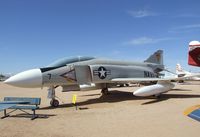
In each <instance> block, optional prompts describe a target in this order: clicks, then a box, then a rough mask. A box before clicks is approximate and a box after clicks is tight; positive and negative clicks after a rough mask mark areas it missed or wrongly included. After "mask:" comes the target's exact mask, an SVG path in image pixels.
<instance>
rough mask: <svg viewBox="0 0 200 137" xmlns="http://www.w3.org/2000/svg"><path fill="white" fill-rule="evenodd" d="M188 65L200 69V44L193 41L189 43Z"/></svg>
mask: <svg viewBox="0 0 200 137" xmlns="http://www.w3.org/2000/svg"><path fill="white" fill-rule="evenodd" d="M188 64H189V65H192V66H199V67H200V42H199V41H191V42H190V43H189V51H188Z"/></svg>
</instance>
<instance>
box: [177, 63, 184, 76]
mask: <svg viewBox="0 0 200 137" xmlns="http://www.w3.org/2000/svg"><path fill="white" fill-rule="evenodd" d="M180 73H184V70H183V68H182V67H181V65H180V64H176V74H180Z"/></svg>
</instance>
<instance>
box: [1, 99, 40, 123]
mask: <svg viewBox="0 0 200 137" xmlns="http://www.w3.org/2000/svg"><path fill="white" fill-rule="evenodd" d="M40 103H41V98H27V97H4V102H3V103H2V104H9V105H10V104H11V105H10V106H9V107H8V108H7V109H14V110H13V111H11V112H9V113H6V109H4V116H3V117H2V118H6V117H8V116H9V114H10V113H12V112H14V111H16V110H20V111H22V112H24V113H26V114H29V115H30V113H28V112H27V111H25V110H32V111H33V114H32V118H31V120H34V119H35V118H37V117H38V115H36V114H35V111H36V110H37V109H39V105H40Z"/></svg>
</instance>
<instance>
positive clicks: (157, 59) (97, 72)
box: [5, 50, 183, 107]
mask: <svg viewBox="0 0 200 137" xmlns="http://www.w3.org/2000/svg"><path fill="white" fill-rule="evenodd" d="M163 70H164V65H163V51H162V50H158V51H156V52H155V53H154V54H153V55H151V56H150V57H149V58H148V59H146V60H145V61H144V62H127V61H117V60H110V59H100V58H94V57H75V58H63V59H60V60H58V61H56V62H54V63H52V64H50V65H48V66H47V67H44V68H37V69H31V70H28V71H24V72H21V73H19V74H16V75H15V76H12V77H10V78H9V79H7V80H6V81H5V83H6V84H10V85H13V86H17V87H24V88H35V87H49V89H48V91H49V92H48V97H49V98H51V99H52V100H51V102H50V104H51V106H54V107H57V106H58V105H59V101H58V100H56V96H55V88H56V87H58V86H61V87H62V91H63V92H66V91H80V90H91V89H101V92H102V94H107V93H108V88H112V87H116V86H117V85H119V84H126V83H129V82H130V83H133V82H135V83H140V82H154V81H158V82H157V84H154V85H150V86H146V87H142V88H140V89H138V90H136V91H135V92H133V94H134V95H135V96H151V95H160V94H162V93H164V92H167V91H169V90H170V89H172V88H173V87H174V84H173V83H171V82H170V81H171V80H179V79H183V77H181V78H174V77H173V78H159V77H158V76H159V72H161V71H163Z"/></svg>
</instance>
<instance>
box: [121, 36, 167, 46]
mask: <svg viewBox="0 0 200 137" xmlns="http://www.w3.org/2000/svg"><path fill="white" fill-rule="evenodd" d="M169 39H171V38H157V39H155V38H150V37H140V38H135V39H132V40H130V41H128V42H125V43H124V44H125V45H146V44H155V43H159V42H162V41H166V40H169Z"/></svg>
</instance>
